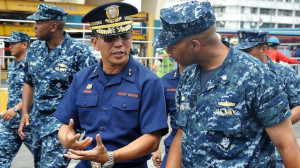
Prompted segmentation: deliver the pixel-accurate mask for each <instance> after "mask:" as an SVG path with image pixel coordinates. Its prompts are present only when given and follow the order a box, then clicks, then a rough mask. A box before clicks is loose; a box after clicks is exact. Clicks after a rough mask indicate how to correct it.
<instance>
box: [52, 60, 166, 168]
mask: <svg viewBox="0 0 300 168" xmlns="http://www.w3.org/2000/svg"><path fill="white" fill-rule="evenodd" d="M54 116H55V117H56V118H57V119H58V120H60V121H61V122H62V123H64V124H69V120H70V119H71V118H72V119H74V129H75V130H76V129H80V130H84V131H86V133H85V137H87V136H88V137H92V138H93V139H94V141H93V142H92V144H91V145H90V146H89V147H88V148H87V149H86V150H90V149H93V148H94V147H95V146H96V134H100V135H101V139H102V142H103V144H104V146H105V147H106V149H107V150H108V151H114V150H116V149H119V148H122V147H124V146H126V145H128V144H129V143H130V142H132V141H134V140H135V139H137V138H139V137H140V136H142V135H143V134H147V133H152V132H154V131H157V130H162V129H166V128H167V127H168V125H167V119H166V116H167V115H166V108H165V100H164V94H163V86H162V83H161V80H160V79H159V78H158V77H157V76H156V75H155V74H154V73H153V72H151V71H150V70H149V69H148V68H146V67H144V66H143V65H141V64H139V63H137V62H136V61H135V60H134V59H133V58H132V57H131V56H130V58H129V62H128V63H127V65H126V66H125V68H124V69H123V70H122V71H121V72H120V73H118V74H116V76H114V77H113V78H112V79H111V80H110V81H107V79H106V75H105V73H104V72H103V70H102V62H100V63H98V64H96V65H93V66H91V67H89V68H87V69H85V70H82V71H80V72H78V73H77V74H76V75H75V76H74V79H73V82H72V83H71V85H70V88H69V89H68V91H67V93H66V94H65V96H64V98H63V99H62V101H61V102H60V104H59V106H58V108H57V110H56V112H55V113H54ZM150 157H151V156H150V155H147V156H144V157H141V158H138V159H135V160H131V161H126V162H121V163H116V164H115V165H114V167H115V168H119V167H136V168H142V167H147V160H148V159H149V158H150ZM76 167H77V168H79V167H80V168H86V167H91V163H90V161H85V160H84V161H81V162H80V163H79V164H78V165H77V166H76Z"/></svg>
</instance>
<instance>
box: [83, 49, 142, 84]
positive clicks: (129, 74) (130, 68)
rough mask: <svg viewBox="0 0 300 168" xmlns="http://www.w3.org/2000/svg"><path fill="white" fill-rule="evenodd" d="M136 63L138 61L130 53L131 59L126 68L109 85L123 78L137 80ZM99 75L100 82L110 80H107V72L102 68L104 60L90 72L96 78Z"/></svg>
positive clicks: (131, 80)
mask: <svg viewBox="0 0 300 168" xmlns="http://www.w3.org/2000/svg"><path fill="white" fill-rule="evenodd" d="M136 64H137V62H136V61H135V60H134V59H133V57H132V56H131V55H130V56H129V61H128V63H127V65H126V66H125V68H124V69H123V70H122V71H121V72H119V73H118V74H117V75H116V76H115V77H114V78H113V79H112V80H111V81H110V82H109V83H108V85H113V84H116V83H120V82H121V78H123V79H125V80H127V81H130V82H135V80H136V75H135V73H136ZM94 77H98V80H99V81H100V82H102V83H103V82H104V83H107V82H108V81H107V80H106V77H105V74H104V72H103V69H102V62H100V63H98V65H97V66H96V67H95V69H94V71H93V73H92V74H90V76H89V78H94Z"/></svg>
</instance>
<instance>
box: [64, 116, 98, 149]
mask: <svg viewBox="0 0 300 168" xmlns="http://www.w3.org/2000/svg"><path fill="white" fill-rule="evenodd" d="M73 126H74V120H73V119H70V122H69V125H63V126H62V127H61V129H60V131H59V133H58V139H59V141H60V143H61V144H62V145H63V146H65V147H66V148H67V149H74V150H83V149H85V148H87V147H88V146H89V145H90V144H91V143H92V141H93V138H91V137H86V138H85V139H83V140H82V141H78V139H79V138H80V136H81V134H79V133H78V134H76V132H75V130H74V129H73Z"/></svg>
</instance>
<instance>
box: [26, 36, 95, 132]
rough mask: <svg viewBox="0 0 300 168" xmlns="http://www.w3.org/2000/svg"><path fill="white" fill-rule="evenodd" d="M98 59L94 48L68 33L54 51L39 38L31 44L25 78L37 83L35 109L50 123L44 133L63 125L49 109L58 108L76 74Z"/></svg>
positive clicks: (43, 125)
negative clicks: (89, 47) (91, 49)
mask: <svg viewBox="0 0 300 168" xmlns="http://www.w3.org/2000/svg"><path fill="white" fill-rule="evenodd" d="M96 62H97V61H96V59H95V57H94V56H93V55H92V53H91V51H90V50H89V49H88V48H87V47H86V46H85V45H83V44H81V43H79V42H77V41H76V40H74V39H72V38H71V37H70V36H69V35H68V34H67V33H65V38H64V41H63V42H62V43H61V44H60V45H59V46H58V47H56V48H55V49H53V50H51V51H49V49H48V46H47V43H46V42H45V41H40V40H36V41H34V42H33V43H32V44H31V45H30V47H29V48H28V50H27V57H26V64H25V82H26V83H28V84H29V85H32V86H33V87H34V103H33V113H34V114H36V115H40V114H41V116H40V117H42V118H44V119H43V122H44V123H49V124H50V125H49V126H47V125H46V124H42V127H43V128H46V130H43V131H42V132H43V134H45V135H47V134H48V133H49V132H50V133H51V132H52V131H53V130H58V129H59V127H60V125H59V124H56V122H55V120H54V117H53V116H52V115H49V113H53V112H54V111H55V109H56V107H57V105H58V103H59V101H60V99H61V98H62V97H63V95H64V94H65V92H66V91H67V89H68V87H69V85H70V84H71V81H72V79H73V75H74V74H75V73H76V72H78V71H79V70H81V69H83V68H86V67H88V66H90V65H93V64H95V63H96ZM40 122H41V121H40ZM52 122H54V123H52ZM51 123H52V126H51ZM53 124H56V126H55V127H54V126H53Z"/></svg>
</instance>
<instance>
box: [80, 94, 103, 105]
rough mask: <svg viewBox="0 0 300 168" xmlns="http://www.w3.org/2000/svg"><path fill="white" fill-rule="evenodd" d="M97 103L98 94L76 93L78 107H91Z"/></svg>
mask: <svg viewBox="0 0 300 168" xmlns="http://www.w3.org/2000/svg"><path fill="white" fill-rule="evenodd" d="M97 104H98V96H96V95H78V96H77V99H76V105H77V106H80V107H93V106H97Z"/></svg>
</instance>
